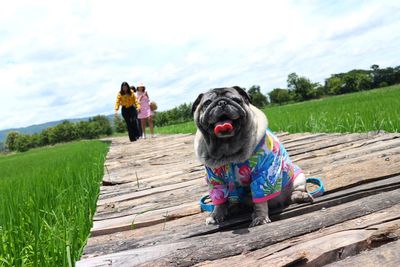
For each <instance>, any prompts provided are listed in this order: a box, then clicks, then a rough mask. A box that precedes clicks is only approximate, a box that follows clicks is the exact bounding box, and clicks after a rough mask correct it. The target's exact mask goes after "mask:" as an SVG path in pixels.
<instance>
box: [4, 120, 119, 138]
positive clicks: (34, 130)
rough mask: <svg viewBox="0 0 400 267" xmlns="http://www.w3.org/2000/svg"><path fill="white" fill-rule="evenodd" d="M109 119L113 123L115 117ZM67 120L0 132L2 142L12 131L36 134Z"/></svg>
mask: <svg viewBox="0 0 400 267" xmlns="http://www.w3.org/2000/svg"><path fill="white" fill-rule="evenodd" d="M106 116H107V117H108V119H109V120H110V121H111V122H112V120H113V118H114V115H113V114H111V115H106ZM89 118H90V117H87V118H78V119H67V120H68V121H70V122H79V121H87V120H89ZM63 121H65V120H59V121H50V122H45V123H41V124H34V125H30V126H27V127H21V128H11V129H5V130H0V142H4V141H5V139H6V137H7V134H8V133H9V132H11V131H17V132H20V133H23V134H34V133H40V132H41V131H43V130H44V129H46V128H48V127H51V126H56V125H58V124H60V123H62V122H63Z"/></svg>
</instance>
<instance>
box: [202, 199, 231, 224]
mask: <svg viewBox="0 0 400 267" xmlns="http://www.w3.org/2000/svg"><path fill="white" fill-rule="evenodd" d="M227 215H228V205H227V204H225V203H224V204H221V205H215V208H214V211H213V212H212V213H211V215H210V217H208V218H207V219H206V225H209V224H219V223H222V222H223V221H225V218H226V216H227Z"/></svg>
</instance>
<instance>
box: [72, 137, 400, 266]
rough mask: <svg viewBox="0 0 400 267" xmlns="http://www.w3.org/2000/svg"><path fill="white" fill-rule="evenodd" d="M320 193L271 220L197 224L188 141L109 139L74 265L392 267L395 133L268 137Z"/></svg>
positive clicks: (398, 184)
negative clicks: (86, 234)
mask: <svg viewBox="0 0 400 267" xmlns="http://www.w3.org/2000/svg"><path fill="white" fill-rule="evenodd" d="M278 136H279V138H280V140H281V141H283V143H284V144H285V147H286V149H287V151H288V152H289V154H290V156H291V158H292V159H293V160H294V161H295V162H296V163H297V164H298V165H299V166H300V167H301V168H302V169H303V170H304V171H305V173H306V175H307V176H313V177H321V178H322V180H323V181H324V183H325V187H326V189H327V193H326V194H325V195H324V196H322V197H320V198H318V199H316V201H315V203H313V204H302V205H291V206H289V207H288V208H287V209H285V210H284V211H283V212H281V213H275V214H274V215H273V216H271V219H272V223H270V224H267V225H263V226H258V227H255V228H248V225H249V223H250V217H249V214H243V215H238V216H236V217H233V218H231V219H229V220H228V221H226V222H225V223H224V224H222V225H220V226H206V225H205V223H204V221H205V218H206V216H207V213H201V212H200V208H199V206H198V200H199V198H200V197H201V196H202V195H204V194H205V193H206V192H207V186H206V183H205V180H204V170H203V167H202V165H201V164H200V163H199V162H197V160H196V159H195V157H194V153H193V135H172V136H159V137H157V138H155V139H147V140H140V141H139V142H135V143H130V142H128V140H127V138H125V137H119V138H112V143H111V146H110V151H109V153H108V155H107V159H106V163H105V175H104V178H103V185H102V186H101V188H100V196H99V199H98V202H97V211H96V214H95V216H94V222H93V228H92V230H91V237H90V239H89V240H88V243H87V246H86V247H85V250H84V255H83V257H82V259H81V260H80V261H79V262H77V266H192V265H197V266H230V267H232V266H250V264H251V266H323V265H326V264H330V265H331V266H349V265H353V266H363V267H365V266H378V265H381V266H400V240H398V239H399V237H400V134H387V133H380V134H378V133H368V134H290V135H289V134H287V133H281V134H278Z"/></svg>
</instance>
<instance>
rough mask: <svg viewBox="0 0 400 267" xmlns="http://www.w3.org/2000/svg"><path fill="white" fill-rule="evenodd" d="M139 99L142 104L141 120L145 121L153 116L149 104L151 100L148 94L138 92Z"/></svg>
mask: <svg viewBox="0 0 400 267" xmlns="http://www.w3.org/2000/svg"><path fill="white" fill-rule="evenodd" d="M137 99H138V101H139V103H140V112H139V114H138V118H139V119H145V118H148V117H150V116H151V109H150V104H149V102H150V101H149V98H148V97H147V94H146V93H142V92H137Z"/></svg>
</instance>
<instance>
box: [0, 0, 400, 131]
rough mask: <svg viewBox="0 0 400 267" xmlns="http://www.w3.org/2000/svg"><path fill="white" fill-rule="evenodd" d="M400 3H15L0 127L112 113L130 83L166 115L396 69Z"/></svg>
mask: <svg viewBox="0 0 400 267" xmlns="http://www.w3.org/2000/svg"><path fill="white" fill-rule="evenodd" d="M399 29H400V2H399V1H396V0H393V1H376V0H373V1H351V0H342V1H339V0H337V1H336V0H331V1H329V0H321V1H312V0H310V1H252V0H246V1H244V0H243V1H234V0H228V1H225V0H218V1H215V0H214V1H211V0H202V1H188V0H182V1H175V0H169V1H164V0H159V1H154V0H146V1H117V0H115V1H101V0H93V1H84V0H79V1H52V0H48V1H7V2H5V3H3V4H2V8H1V10H0V59H1V60H0V129H4V128H11V127H21V126H27V125H31V124H37V123H42V122H47V121H52V120H59V119H66V118H76V117H86V116H91V115H96V114H110V113H113V108H114V102H115V97H116V94H117V91H118V90H119V87H120V84H121V82H122V81H127V82H128V83H130V84H134V85H135V84H137V83H138V82H143V83H144V84H145V85H146V86H147V89H148V91H149V95H150V98H151V99H153V100H155V101H156V102H157V103H158V105H159V107H160V110H166V109H169V108H172V107H174V106H176V105H178V104H181V103H184V102H191V101H193V100H194V99H195V97H196V96H197V95H198V94H199V93H200V92H201V91H204V90H206V89H209V88H213V87H218V86H227V85H241V86H243V87H249V86H251V85H253V84H258V85H260V86H261V88H262V91H263V92H264V93H268V92H269V91H270V90H272V89H273V88H276V87H281V88H282V87H286V78H287V75H288V74H289V73H290V72H296V73H298V74H300V75H304V76H307V77H309V78H310V79H311V80H313V81H318V82H323V80H324V78H326V77H329V75H330V74H332V73H338V72H344V71H348V70H351V69H354V68H365V69H367V68H369V67H370V66H371V65H372V64H379V65H380V66H381V67H387V66H397V65H400V30H399Z"/></svg>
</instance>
